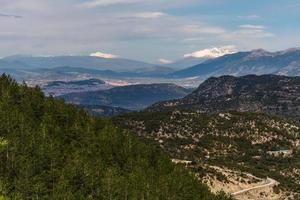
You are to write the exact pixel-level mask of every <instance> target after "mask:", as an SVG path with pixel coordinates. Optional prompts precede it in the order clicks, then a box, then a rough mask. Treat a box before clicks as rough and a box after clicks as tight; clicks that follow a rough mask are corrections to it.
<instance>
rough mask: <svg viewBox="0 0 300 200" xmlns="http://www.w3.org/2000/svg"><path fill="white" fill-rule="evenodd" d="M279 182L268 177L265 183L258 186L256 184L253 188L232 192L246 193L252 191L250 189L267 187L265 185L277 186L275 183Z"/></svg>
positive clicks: (233, 194)
mask: <svg viewBox="0 0 300 200" xmlns="http://www.w3.org/2000/svg"><path fill="white" fill-rule="evenodd" d="M278 184H279V183H278V182H277V181H276V180H274V179H272V178H267V179H266V180H265V184H263V185H258V186H255V187H252V188H248V189H243V190H240V191H237V192H233V193H231V195H232V196H238V195H241V194H244V193H246V192H250V191H253V190H257V189H262V188H265V187H271V186H275V185H278Z"/></svg>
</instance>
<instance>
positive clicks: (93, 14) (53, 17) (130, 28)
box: [0, 0, 300, 63]
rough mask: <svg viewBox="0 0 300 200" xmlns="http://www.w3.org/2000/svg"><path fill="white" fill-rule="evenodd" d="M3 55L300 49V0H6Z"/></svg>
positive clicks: (177, 55) (153, 57)
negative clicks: (217, 49) (232, 48)
mask: <svg viewBox="0 0 300 200" xmlns="http://www.w3.org/2000/svg"><path fill="white" fill-rule="evenodd" d="M0 3H1V6H0V25H1V28H0V57H5V56H9V55H15V54H26V55H40V56H51V55H90V54H91V53H95V52H101V53H100V54H101V55H102V54H104V55H105V56H108V57H109V56H110V57H124V58H130V59H136V60H142V61H147V62H152V63H154V62H158V60H161V61H165V62H169V61H174V60H179V59H181V58H183V57H184V55H188V54H193V52H196V51H199V50H203V49H207V48H213V47H223V46H231V47H232V46H234V47H235V48H236V49H237V50H239V51H246V50H251V49H259V48H264V49H266V50H270V51H278V50H283V49H287V48H292V47H300V37H299V35H300V2H299V0H251V1H246V0H0Z"/></svg>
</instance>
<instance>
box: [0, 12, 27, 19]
mask: <svg viewBox="0 0 300 200" xmlns="http://www.w3.org/2000/svg"><path fill="white" fill-rule="evenodd" d="M0 17H7V18H15V19H20V18H22V16H20V15H9V14H3V13H0Z"/></svg>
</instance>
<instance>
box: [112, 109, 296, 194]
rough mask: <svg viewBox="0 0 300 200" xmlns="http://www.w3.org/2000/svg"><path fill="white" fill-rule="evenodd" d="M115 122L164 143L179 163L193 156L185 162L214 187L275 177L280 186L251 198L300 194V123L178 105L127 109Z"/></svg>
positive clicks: (230, 187)
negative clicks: (154, 109)
mask: <svg viewBox="0 0 300 200" xmlns="http://www.w3.org/2000/svg"><path fill="white" fill-rule="evenodd" d="M115 122H116V123H119V124H120V125H121V126H123V127H126V128H128V129H130V130H133V131H134V132H135V133H137V134H138V136H140V137H141V138H143V139H144V140H145V141H148V142H149V143H151V144H156V145H157V146H160V147H161V148H162V149H163V150H164V151H165V152H167V153H168V154H169V155H170V156H171V157H172V158H173V159H175V161H176V162H185V161H191V162H190V163H188V162H185V163H188V166H189V167H190V168H191V169H192V170H193V171H194V172H196V173H197V174H198V177H199V178H200V179H201V180H202V181H204V180H206V181H204V182H206V183H209V184H210V186H211V187H212V189H214V190H218V189H217V188H219V190H220V189H224V190H225V191H227V192H236V191H238V190H242V189H246V188H247V187H253V186H255V185H257V184H258V182H260V181H261V180H262V179H265V178H266V177H269V178H271V180H273V179H274V180H275V182H276V183H279V185H278V186H274V185H276V184H274V185H273V186H272V187H271V190H270V191H269V192H268V193H266V192H262V190H258V191H254V194H253V195H254V196H255V198H254V197H253V198H251V199H257V200H258V199H259V200H269V199H273V198H271V196H276V198H274V199H276V200H278V199H285V198H287V197H288V196H290V199H299V198H300V190H299V189H300V172H299V164H300V156H299V155H300V123H299V122H295V121H292V120H287V119H284V118H280V117H276V116H272V115H268V114H260V113H239V112H222V113H216V114H204V113H199V112H195V111H184V110H177V109H175V110H173V111H164V112H140V113H132V114H127V115H125V116H123V117H117V118H115ZM247 177H248V178H247ZM261 184H262V185H263V184H264V183H261ZM249 195H251V193H250V194H248V196H247V195H246V196H244V197H242V198H241V199H248V197H249Z"/></svg>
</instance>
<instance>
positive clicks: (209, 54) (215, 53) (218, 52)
mask: <svg viewBox="0 0 300 200" xmlns="http://www.w3.org/2000/svg"><path fill="white" fill-rule="evenodd" d="M236 52H237V49H236V47H235V46H233V45H229V46H223V47H213V48H210V49H203V50H200V51H195V52H193V53H190V54H185V55H184V57H185V58H189V57H194V58H217V57H220V56H224V55H226V54H233V53H236Z"/></svg>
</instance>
